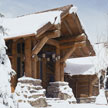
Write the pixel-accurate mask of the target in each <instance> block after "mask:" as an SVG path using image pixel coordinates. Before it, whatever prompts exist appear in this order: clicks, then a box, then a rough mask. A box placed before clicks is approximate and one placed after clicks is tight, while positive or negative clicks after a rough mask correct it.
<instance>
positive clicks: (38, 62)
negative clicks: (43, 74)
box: [37, 58, 40, 79]
mask: <svg viewBox="0 0 108 108" xmlns="http://www.w3.org/2000/svg"><path fill="white" fill-rule="evenodd" d="M37 79H40V60H39V58H38V61H37Z"/></svg>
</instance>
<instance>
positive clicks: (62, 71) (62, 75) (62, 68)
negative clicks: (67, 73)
mask: <svg viewBox="0 0 108 108" xmlns="http://www.w3.org/2000/svg"><path fill="white" fill-rule="evenodd" d="M64 66H65V62H61V63H60V76H61V78H60V80H61V81H64Z"/></svg>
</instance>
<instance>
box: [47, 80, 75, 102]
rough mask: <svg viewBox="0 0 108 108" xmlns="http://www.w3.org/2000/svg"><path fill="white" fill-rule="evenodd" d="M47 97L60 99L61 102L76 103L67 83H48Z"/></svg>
mask: <svg viewBox="0 0 108 108" xmlns="http://www.w3.org/2000/svg"><path fill="white" fill-rule="evenodd" d="M47 96H48V97H51V98H60V99H61V100H69V102H71V103H76V99H75V97H74V95H73V92H72V89H71V88H70V87H69V85H68V82H50V86H48V88H47Z"/></svg>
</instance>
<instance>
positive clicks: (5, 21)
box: [0, 6, 77, 38]
mask: <svg viewBox="0 0 108 108" xmlns="http://www.w3.org/2000/svg"><path fill="white" fill-rule="evenodd" d="M76 10H77V9H76V7H74V6H72V7H71V8H70V10H69V12H70V13H73V12H76ZM62 12H63V10H62V9H61V10H55V11H54V10H53V11H52V10H51V11H46V12H40V13H39V12H38V13H34V14H29V15H25V16H21V17H17V18H0V22H1V25H2V26H3V27H4V28H5V29H6V33H7V35H5V36H4V38H8V37H16V36H21V35H28V34H32V33H35V34H36V31H37V30H38V29H40V28H41V27H42V26H44V25H45V24H47V23H48V22H50V23H51V24H58V23H60V15H61V13H62Z"/></svg>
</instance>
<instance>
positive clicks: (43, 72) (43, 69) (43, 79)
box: [42, 58, 47, 88]
mask: <svg viewBox="0 0 108 108" xmlns="http://www.w3.org/2000/svg"><path fill="white" fill-rule="evenodd" d="M46 63H47V60H46V58H42V85H43V87H44V88H46V83H47V75H46V74H47V73H46V72H47V68H46Z"/></svg>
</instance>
